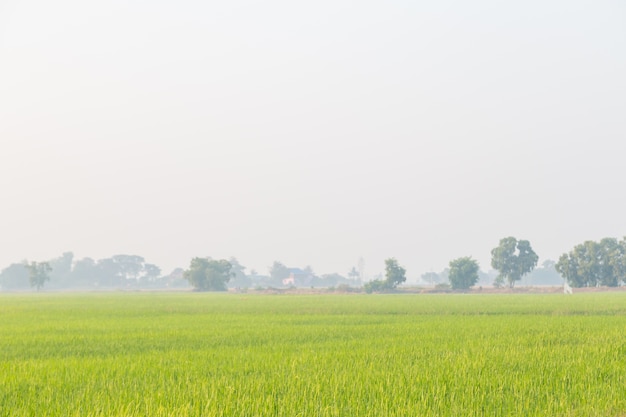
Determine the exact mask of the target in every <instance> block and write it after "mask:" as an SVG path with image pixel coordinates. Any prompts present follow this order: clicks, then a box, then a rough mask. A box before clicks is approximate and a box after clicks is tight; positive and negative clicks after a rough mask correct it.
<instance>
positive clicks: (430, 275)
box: [420, 271, 441, 285]
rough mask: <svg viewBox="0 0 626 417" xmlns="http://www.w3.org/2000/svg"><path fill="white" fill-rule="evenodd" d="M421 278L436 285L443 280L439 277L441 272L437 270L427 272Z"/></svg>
mask: <svg viewBox="0 0 626 417" xmlns="http://www.w3.org/2000/svg"><path fill="white" fill-rule="evenodd" d="M420 278H422V281H424V282H426V283H428V284H430V285H435V284H437V283H439V282H440V281H441V278H440V277H439V274H438V273H436V272H432V271H431V272H425V273H423V274H422V275H421V276H420Z"/></svg>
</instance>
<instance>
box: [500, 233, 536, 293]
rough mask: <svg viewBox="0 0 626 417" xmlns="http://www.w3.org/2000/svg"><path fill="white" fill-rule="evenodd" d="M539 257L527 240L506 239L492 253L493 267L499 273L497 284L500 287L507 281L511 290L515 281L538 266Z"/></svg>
mask: <svg viewBox="0 0 626 417" xmlns="http://www.w3.org/2000/svg"><path fill="white" fill-rule="evenodd" d="M538 260H539V257H538V256H537V254H536V253H535V252H534V251H533V249H532V248H531V247H530V242H528V241H527V240H519V241H518V240H517V239H515V238H514V237H505V238H503V239H501V240H500V244H499V245H498V247H496V248H493V250H492V251H491V267H492V268H493V269H495V270H497V271H498V272H499V274H498V277H497V278H496V282H495V283H494V284H496V285H498V284H499V283H503V282H504V280H506V281H507V282H508V284H509V287H510V288H513V286H514V285H515V281H519V280H520V279H522V277H523V276H524V275H525V274H527V273H529V272H530V271H532V270H533V269H534V268H535V266H537V261H538Z"/></svg>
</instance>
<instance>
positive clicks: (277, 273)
mask: <svg viewBox="0 0 626 417" xmlns="http://www.w3.org/2000/svg"><path fill="white" fill-rule="evenodd" d="M269 272H270V277H271V278H272V280H273V281H275V282H281V281H282V280H284V279H285V278H289V268H287V267H286V266H285V265H284V264H283V263H281V262H279V261H274V263H273V264H272V266H271V267H270V271H269Z"/></svg>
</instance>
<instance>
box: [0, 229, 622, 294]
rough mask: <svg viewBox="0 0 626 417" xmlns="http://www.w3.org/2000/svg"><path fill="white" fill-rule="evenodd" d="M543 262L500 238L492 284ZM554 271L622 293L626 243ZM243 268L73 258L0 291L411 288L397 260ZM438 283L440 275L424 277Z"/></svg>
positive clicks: (12, 280)
mask: <svg viewBox="0 0 626 417" xmlns="http://www.w3.org/2000/svg"><path fill="white" fill-rule="evenodd" d="M538 259H539V256H538V255H537V254H536V253H535V251H534V250H533V249H532V247H531V244H530V242H529V241H528V240H518V239H516V238H515V237H512V236H509V237H505V238H503V239H501V240H500V242H499V244H498V246H496V247H495V248H493V249H492V250H491V267H492V268H493V269H494V270H495V271H497V275H496V276H495V279H494V281H493V285H494V286H496V287H502V286H508V287H509V288H513V287H514V285H515V283H516V282H518V281H520V280H521V279H522V278H523V277H524V276H525V275H527V274H529V273H531V272H532V271H533V270H534V269H535V267H536V266H537V262H538ZM544 267H546V268H547V267H549V268H554V270H556V272H558V273H559V274H560V276H561V277H562V278H563V279H565V280H566V281H567V282H568V284H569V285H570V286H572V287H595V286H609V287H616V286H619V285H623V284H624V283H625V280H626V238H623V239H622V240H617V239H615V238H604V239H602V240H600V241H599V242H595V241H586V242H583V243H581V244H579V245H576V246H575V247H574V248H573V249H572V250H571V251H570V252H568V253H564V254H563V255H561V257H560V258H559V260H558V262H556V263H554V262H552V261H546V262H544ZM245 269H246V268H245V267H244V266H243V265H241V264H240V263H239V262H238V261H237V259H236V258H230V259H228V260H226V259H212V258H210V257H204V258H202V257H196V258H193V259H192V260H191V262H190V265H189V267H188V268H187V269H186V270H183V269H181V268H177V269H175V270H174V271H172V272H171V273H170V274H167V275H163V274H162V273H161V269H160V268H159V267H158V266H156V265H154V264H151V263H148V262H146V261H145V259H144V258H143V257H141V256H137V255H115V256H112V257H110V258H104V259H100V260H94V259H92V258H82V259H77V260H75V259H74V255H73V253H72V252H66V253H64V254H63V255H62V256H60V257H59V258H55V259H52V260H50V261H46V262H28V261H24V262H21V263H15V264H12V265H10V266H9V267H7V268H5V269H4V270H2V271H1V272H0V288H2V289H3V290H19V289H24V288H25V287H28V286H31V287H33V288H35V289H37V290H40V289H41V288H43V287H44V285H46V284H47V283H50V286H51V287H52V288H58V289H63V288H79V289H96V288H103V289H106V288H175V287H179V288H182V287H185V286H191V287H192V288H194V289H195V290H197V291H224V290H226V289H227V288H228V287H236V288H250V287H254V286H256V287H262V286H267V287H270V286H282V287H288V286H300V287H303V286H307V287H308V286H310V287H333V286H345V287H362V288H363V290H365V291H366V292H368V293H372V292H386V291H392V290H394V289H396V288H397V286H398V285H400V284H402V283H404V282H406V269H405V268H404V267H402V266H401V265H400V264H399V263H398V261H397V260H396V259H395V258H389V259H386V260H385V276H384V279H383V277H379V278H376V279H374V280H372V281H369V282H363V277H362V275H361V273H360V272H358V271H357V270H356V268H354V267H353V268H352V269H351V271H349V272H348V274H347V276H343V275H341V274H337V273H333V274H325V275H321V276H318V275H317V274H315V273H314V272H313V269H312V268H311V267H310V266H307V267H305V268H303V269H300V268H288V267H287V266H285V265H284V264H282V263H281V262H279V261H275V262H274V263H273V264H272V265H271V267H270V268H269V275H260V274H258V273H257V272H256V271H254V270H252V271H250V273H248V274H246V273H245ZM479 275H480V267H479V265H478V262H477V261H476V260H475V259H473V258H472V257H470V256H466V257H460V258H456V259H453V260H451V261H450V263H449V265H448V268H447V270H446V271H445V278H446V280H447V281H448V283H445V284H444V283H441V284H443V285H449V286H450V287H451V288H452V289H461V290H463V289H468V288H471V287H473V286H475V285H476V283H477V282H478V280H479ZM422 277H425V279H427V280H428V279H430V280H431V283H433V284H434V283H435V277H436V278H437V279H438V278H439V276H438V274H435V273H427V274H424V275H422Z"/></svg>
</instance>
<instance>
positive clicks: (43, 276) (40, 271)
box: [25, 262, 52, 291]
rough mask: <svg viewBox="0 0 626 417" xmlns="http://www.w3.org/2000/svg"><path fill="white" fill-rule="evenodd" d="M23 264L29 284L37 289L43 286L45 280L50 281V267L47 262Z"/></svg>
mask: <svg viewBox="0 0 626 417" xmlns="http://www.w3.org/2000/svg"><path fill="white" fill-rule="evenodd" d="M25 266H26V269H28V280H29V281H30V286H31V287H35V288H37V291H39V290H40V289H41V288H43V286H44V284H45V283H46V281H50V275H49V274H50V272H51V271H52V268H51V267H50V264H48V262H30V263H28V262H27V263H26V265H25Z"/></svg>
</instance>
